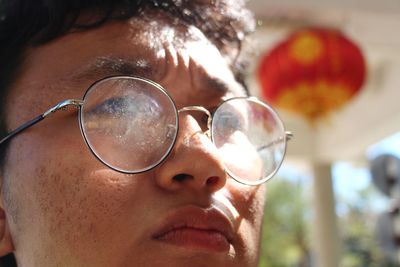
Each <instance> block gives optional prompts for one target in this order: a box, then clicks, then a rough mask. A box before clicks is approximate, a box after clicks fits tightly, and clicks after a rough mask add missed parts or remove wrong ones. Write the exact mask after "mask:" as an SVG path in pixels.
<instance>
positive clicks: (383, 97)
mask: <svg viewBox="0 0 400 267" xmlns="http://www.w3.org/2000/svg"><path fill="white" fill-rule="evenodd" d="M248 5H249V7H250V8H251V9H252V10H253V11H254V12H255V14H256V17H257V21H258V28H257V31H256V33H255V34H254V36H253V37H254V38H253V39H254V40H253V41H249V42H248V43H247V44H246V45H247V46H248V47H249V48H250V51H251V52H252V53H253V54H252V55H251V56H250V58H252V59H253V58H254V59H255V60H252V61H251V67H250V71H249V75H248V83H249V84H250V90H251V91H252V93H253V94H255V95H257V96H259V97H260V98H263V99H264V100H265V101H267V102H268V103H270V104H271V105H272V106H273V107H274V108H276V109H277V110H278V111H279V113H280V114H281V117H282V119H283V121H284V122H285V125H286V128H287V130H290V131H292V132H293V133H294V135H295V138H294V139H293V140H292V141H290V142H289V144H288V151H287V160H286V161H285V163H284V165H283V166H282V168H281V170H280V171H279V173H278V174H277V177H275V178H274V179H272V180H271V181H269V182H268V196H267V205H266V211H265V213H266V217H265V221H264V233H263V249H262V258H261V264H260V267H289V266H290V267H295V266H296V267H297V266H298V267H306V266H312V267H336V266H340V267H372V266H374V267H391V266H400V215H399V210H400V208H399V207H400V205H399V202H400V201H399V199H400V160H399V158H400V33H399V32H400V0H380V1H377V0H336V1H328V0H319V1H318V0H252V1H250V2H249V3H248Z"/></svg>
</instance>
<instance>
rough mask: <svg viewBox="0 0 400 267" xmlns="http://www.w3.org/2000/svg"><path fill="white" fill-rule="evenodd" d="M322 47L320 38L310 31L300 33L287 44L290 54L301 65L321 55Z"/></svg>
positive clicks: (307, 63) (312, 61)
mask: <svg viewBox="0 0 400 267" xmlns="http://www.w3.org/2000/svg"><path fill="white" fill-rule="evenodd" d="M323 49H324V48H323V44H322V42H321V40H320V39H319V38H318V36H316V35H315V34H313V33H311V32H303V33H300V34H299V35H298V36H297V37H296V38H294V39H293V41H292V42H291V43H290V44H289V54H290V56H291V57H292V58H293V59H294V60H296V61H297V62H299V63H301V64H303V65H310V64H313V63H314V62H315V61H316V60H317V59H318V58H320V57H321V56H322V53H323Z"/></svg>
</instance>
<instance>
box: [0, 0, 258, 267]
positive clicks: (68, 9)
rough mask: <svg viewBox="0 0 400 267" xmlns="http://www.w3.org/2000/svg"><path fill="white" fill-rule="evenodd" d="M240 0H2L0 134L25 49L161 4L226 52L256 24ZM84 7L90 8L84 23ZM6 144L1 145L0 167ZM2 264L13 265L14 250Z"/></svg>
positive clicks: (234, 68) (4, 130)
mask: <svg viewBox="0 0 400 267" xmlns="http://www.w3.org/2000/svg"><path fill="white" fill-rule="evenodd" d="M244 2H245V1H244V0H135V1H134V0H35V1H32V0H0V62H1V63H0V139H1V138H2V137H4V136H5V135H6V133H7V125H6V120H5V117H6V111H5V106H6V103H5V101H6V99H7V93H8V91H9V89H10V88H11V87H12V84H13V82H14V81H15V80H16V79H18V71H19V69H20V66H21V64H23V59H24V51H25V50H26V49H27V48H29V47H32V46H40V45H42V44H45V43H47V42H49V41H51V40H53V39H55V38H57V37H59V36H62V35H64V34H66V33H67V32H69V31H75V30H78V31H79V30H87V29H90V28H94V27H97V26H99V25H101V24H103V23H105V22H107V21H109V20H121V19H127V18H130V17H133V16H136V15H139V14H140V13H141V12H143V11H144V10H146V9H154V10H162V11H163V12H166V13H167V14H170V15H172V16H174V17H176V18H178V19H179V20H180V22H181V23H185V24H187V25H194V26H196V27H197V28H199V29H200V30H201V31H202V32H203V33H204V34H205V35H206V36H207V38H208V39H209V40H210V41H211V42H213V43H214V44H215V45H216V46H217V47H218V48H219V49H220V51H221V52H222V54H223V55H225V56H226V57H227V58H229V52H228V51H230V50H232V48H235V49H237V48H239V49H238V52H239V51H240V47H241V42H242V39H243V38H244V37H245V36H246V35H247V34H248V33H249V32H251V31H252V30H253V29H254V24H255V23H254V19H253V17H252V15H251V13H250V12H249V11H248V10H246V9H245V8H244ZM82 13H85V14H94V19H91V20H89V21H88V22H86V23H82V22H81V21H79V20H78V18H79V17H80V15H82ZM230 63H231V69H232V71H233V73H234V74H235V76H236V79H237V80H238V81H239V82H242V83H243V76H242V75H241V74H242V71H241V69H242V64H240V62H239V61H237V60H235V58H231V62H230ZM5 153H6V145H4V144H3V145H2V146H0V168H2V163H3V160H4V157H5ZM0 266H16V264H15V261H14V259H13V257H12V255H11V254H10V255H8V256H7V257H3V258H2V259H1V261H0Z"/></svg>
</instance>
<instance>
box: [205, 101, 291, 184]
mask: <svg viewBox="0 0 400 267" xmlns="http://www.w3.org/2000/svg"><path fill="white" fill-rule="evenodd" d="M211 131H212V132H211V135H212V139H213V142H214V144H215V146H216V147H217V149H218V151H219V153H220V156H221V158H222V160H223V161H224V164H225V167H226V170H227V172H228V173H229V175H230V176H232V177H233V178H234V179H236V180H237V181H239V182H242V183H245V184H249V185H257V184H261V183H263V182H265V181H267V180H268V179H269V178H271V177H272V176H273V175H274V174H275V173H276V171H277V170H278V169H279V167H280V165H281V163H282V161H283V157H284V155H285V149H286V136H285V130H284V126H283V123H282V121H281V120H280V118H279V117H278V115H277V114H276V112H275V111H274V110H273V109H272V108H271V107H269V106H268V105H266V104H264V103H262V102H260V101H258V100H256V99H251V98H234V99H230V100H228V101H226V102H224V103H223V104H221V105H220V106H219V107H218V109H217V110H216V112H215V113H214V117H213V124H212V130H211Z"/></svg>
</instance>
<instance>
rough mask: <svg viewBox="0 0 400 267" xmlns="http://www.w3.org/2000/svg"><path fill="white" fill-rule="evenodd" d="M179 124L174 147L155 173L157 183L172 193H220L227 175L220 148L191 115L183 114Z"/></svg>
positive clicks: (180, 116)
mask: <svg viewBox="0 0 400 267" xmlns="http://www.w3.org/2000/svg"><path fill="white" fill-rule="evenodd" d="M179 123H180V125H179V133H178V137H177V140H176V143H175V147H174V149H173V151H172V152H171V154H170V155H169V157H168V158H167V159H166V160H165V161H164V162H163V163H162V165H161V166H159V167H158V168H157V169H156V171H155V180H156V183H157V184H158V185H159V186H160V187H162V188H163V189H166V190H170V191H177V190H181V189H190V190H195V191H203V192H208V193H212V192H215V191H218V190H219V189H221V188H222V187H224V185H225V183H226V175H227V174H226V173H225V168H224V165H223V162H222V160H221V159H220V157H219V156H218V151H217V148H216V147H215V146H214V144H213V143H212V142H211V140H210V138H208V137H207V136H206V135H205V134H204V133H203V131H202V129H201V127H200V125H199V123H198V122H197V121H196V120H195V119H194V118H193V116H191V115H190V114H188V113H181V114H180V115H179Z"/></svg>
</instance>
